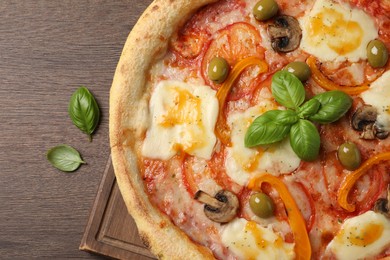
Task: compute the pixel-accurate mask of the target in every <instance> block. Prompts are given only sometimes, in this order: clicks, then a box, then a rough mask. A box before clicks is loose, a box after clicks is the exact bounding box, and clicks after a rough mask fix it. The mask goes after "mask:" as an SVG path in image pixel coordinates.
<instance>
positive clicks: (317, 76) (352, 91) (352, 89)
mask: <svg viewBox="0 0 390 260" xmlns="http://www.w3.org/2000/svg"><path fill="white" fill-rule="evenodd" d="M306 63H307V65H309V67H310V69H311V72H312V78H313V80H314V81H315V82H316V83H317V84H318V85H320V86H321V87H322V88H323V89H326V90H340V91H343V92H344V93H346V94H349V95H358V94H360V93H362V92H363V91H366V90H367V89H368V86H367V85H361V86H341V85H338V84H336V83H334V82H333V81H331V80H329V79H328V78H327V77H326V76H325V75H324V74H322V72H321V71H320V70H319V69H318V67H317V65H316V59H315V58H314V57H313V56H310V57H309V58H307V60H306Z"/></svg>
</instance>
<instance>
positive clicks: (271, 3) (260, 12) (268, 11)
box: [253, 0, 279, 21]
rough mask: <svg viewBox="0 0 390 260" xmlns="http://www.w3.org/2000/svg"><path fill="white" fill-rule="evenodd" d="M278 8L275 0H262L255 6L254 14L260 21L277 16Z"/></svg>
mask: <svg viewBox="0 0 390 260" xmlns="http://www.w3.org/2000/svg"><path fill="white" fill-rule="evenodd" d="M278 10H279V7H278V4H277V3H276V2H275V0H260V1H259V2H257V4H256V5H255V6H254V7H253V16H254V17H255V18H256V20H258V21H265V20H268V19H270V18H272V17H273V16H275V15H276V13H277V12H278Z"/></svg>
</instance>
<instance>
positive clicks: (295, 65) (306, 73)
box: [284, 61, 311, 82]
mask: <svg viewBox="0 0 390 260" xmlns="http://www.w3.org/2000/svg"><path fill="white" fill-rule="evenodd" d="M284 70H287V71H288V72H291V73H292V74H294V75H295V76H296V77H297V78H298V79H299V80H300V81H302V82H303V81H306V80H308V79H309V77H310V75H311V70H310V68H309V66H308V65H307V64H306V63H305V62H302V61H293V62H290V63H289V64H288V65H287V66H286V67H284Z"/></svg>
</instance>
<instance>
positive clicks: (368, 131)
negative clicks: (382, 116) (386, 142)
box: [351, 105, 389, 140]
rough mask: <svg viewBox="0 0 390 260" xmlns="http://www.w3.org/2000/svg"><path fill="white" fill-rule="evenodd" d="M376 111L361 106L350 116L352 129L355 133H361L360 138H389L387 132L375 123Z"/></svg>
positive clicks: (366, 106) (372, 108) (370, 107)
mask: <svg viewBox="0 0 390 260" xmlns="http://www.w3.org/2000/svg"><path fill="white" fill-rule="evenodd" d="M377 115H378V113H377V110H376V108H374V107H373V106H368V105H365V106H362V107H360V108H358V109H357V110H356V112H355V113H354V114H353V116H352V122H351V123H352V127H353V129H355V130H357V131H361V132H362V134H361V135H360V137H361V138H363V139H366V140H372V139H375V137H376V138H379V139H385V138H387V137H388V136H389V132H387V131H386V130H384V129H383V128H382V127H381V126H380V125H379V124H377V122H376V118H377Z"/></svg>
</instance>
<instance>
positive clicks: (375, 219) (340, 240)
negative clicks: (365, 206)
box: [326, 211, 390, 260]
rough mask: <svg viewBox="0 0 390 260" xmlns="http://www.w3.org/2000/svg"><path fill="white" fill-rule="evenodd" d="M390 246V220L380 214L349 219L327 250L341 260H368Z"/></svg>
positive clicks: (373, 213) (371, 213)
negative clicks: (367, 259)
mask: <svg viewBox="0 0 390 260" xmlns="http://www.w3.org/2000/svg"><path fill="white" fill-rule="evenodd" d="M389 245H390V220H389V219H388V218H386V217H385V216H384V215H382V214H380V213H375V212H374V211H367V212H366V213H364V214H362V215H359V216H356V217H353V218H350V219H347V220H346V221H345V222H344V223H343V225H342V226H341V229H340V231H339V232H338V233H337V235H336V236H335V237H334V238H333V240H332V241H331V242H330V243H329V245H328V246H327V248H326V253H327V254H333V255H335V256H336V258H337V259H339V260H343V259H345V260H355V259H366V258H370V257H373V256H375V255H378V254H380V253H381V252H382V251H383V250H384V249H385V248H387V247H388V246H389Z"/></svg>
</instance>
